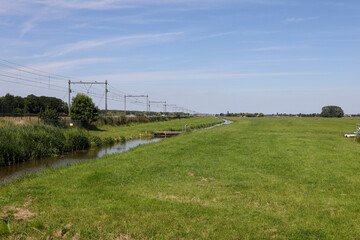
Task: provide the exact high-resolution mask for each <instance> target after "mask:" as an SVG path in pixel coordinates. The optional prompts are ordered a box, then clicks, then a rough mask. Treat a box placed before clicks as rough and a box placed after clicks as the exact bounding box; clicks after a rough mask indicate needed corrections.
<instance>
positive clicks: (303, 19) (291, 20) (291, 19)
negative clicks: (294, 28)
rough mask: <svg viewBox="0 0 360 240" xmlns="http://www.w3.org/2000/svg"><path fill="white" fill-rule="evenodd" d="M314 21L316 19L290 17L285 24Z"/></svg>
mask: <svg viewBox="0 0 360 240" xmlns="http://www.w3.org/2000/svg"><path fill="white" fill-rule="evenodd" d="M315 19H318V17H305V18H297V17H292V18H287V19H285V22H288V23H294V22H307V21H312V20H315Z"/></svg>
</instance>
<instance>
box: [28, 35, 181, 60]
mask: <svg viewBox="0 0 360 240" xmlns="http://www.w3.org/2000/svg"><path fill="white" fill-rule="evenodd" d="M182 34H184V33H183V32H169V33H157V34H142V35H128V36H120V37H113V38H108V39H100V40H85V41H79V42H76V43H71V44H67V45H64V46H60V47H56V48H55V49H53V50H51V51H48V52H45V53H43V54H40V55H36V56H34V57H59V56H63V55H66V54H69V53H72V52H75V51H80V50H84V49H91V48H96V47H101V46H104V45H109V44H116V45H117V46H119V45H131V44H139V43H144V42H146V43H147V44H148V43H155V42H166V41H172V40H175V39H176V38H177V37H178V36H180V35H182Z"/></svg>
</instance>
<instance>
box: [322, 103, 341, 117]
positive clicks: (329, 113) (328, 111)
mask: <svg viewBox="0 0 360 240" xmlns="http://www.w3.org/2000/svg"><path fill="white" fill-rule="evenodd" d="M321 117H334V118H341V117H344V111H343V110H342V109H341V107H338V106H325V107H323V108H322V111H321Z"/></svg>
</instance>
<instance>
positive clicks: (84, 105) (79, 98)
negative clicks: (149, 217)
mask: <svg viewBox="0 0 360 240" xmlns="http://www.w3.org/2000/svg"><path fill="white" fill-rule="evenodd" d="M98 112H99V108H98V107H96V106H95V104H94V102H93V101H92V99H91V98H90V97H89V96H86V95H85V94H77V95H76V97H74V98H73V99H72V105H71V108H70V113H71V118H72V119H75V120H80V121H81V122H84V123H87V124H88V125H90V124H91V123H92V122H93V121H96V120H97V118H98V116H99V114H98Z"/></svg>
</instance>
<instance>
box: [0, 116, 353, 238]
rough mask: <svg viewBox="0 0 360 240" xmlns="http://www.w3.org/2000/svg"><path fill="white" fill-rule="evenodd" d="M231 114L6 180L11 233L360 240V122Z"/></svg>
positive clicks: (3, 195) (0, 204)
mask: <svg viewBox="0 0 360 240" xmlns="http://www.w3.org/2000/svg"><path fill="white" fill-rule="evenodd" d="M232 120H234V121H235V122H234V123H233V124H230V125H224V126H221V127H217V128H213V129H209V130H197V131H193V132H191V133H186V134H182V135H180V136H178V137H174V138H169V139H163V140H162V141H160V142H157V143H151V144H149V145H143V146H139V147H137V148H135V149H132V150H131V151H129V152H126V153H123V154H120V155H111V156H106V157H103V158H101V159H98V160H94V161H89V162H81V163H77V164H74V165H69V166H64V167H60V168H49V169H47V170H45V171H43V172H41V173H38V174H33V175H29V176H25V177H22V178H19V179H17V180H16V181H14V182H13V183H10V184H8V185H4V186H2V187H0V210H1V211H2V212H0V215H2V218H4V219H6V221H8V223H9V224H10V227H11V234H10V235H6V236H4V238H7V239H18V238H20V237H33V238H36V239H48V238H49V237H51V238H52V239H177V238H178V239H358V238H360V218H359V216H360V215H359V213H360V188H359V186H360V174H359V170H360V157H359V153H360V144H359V143H357V142H356V141H354V139H347V138H344V136H343V134H344V133H351V132H353V131H354V130H355V124H356V123H359V122H360V120H359V119H323V118H241V119H232ZM109 131H110V130H109Z"/></svg>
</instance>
